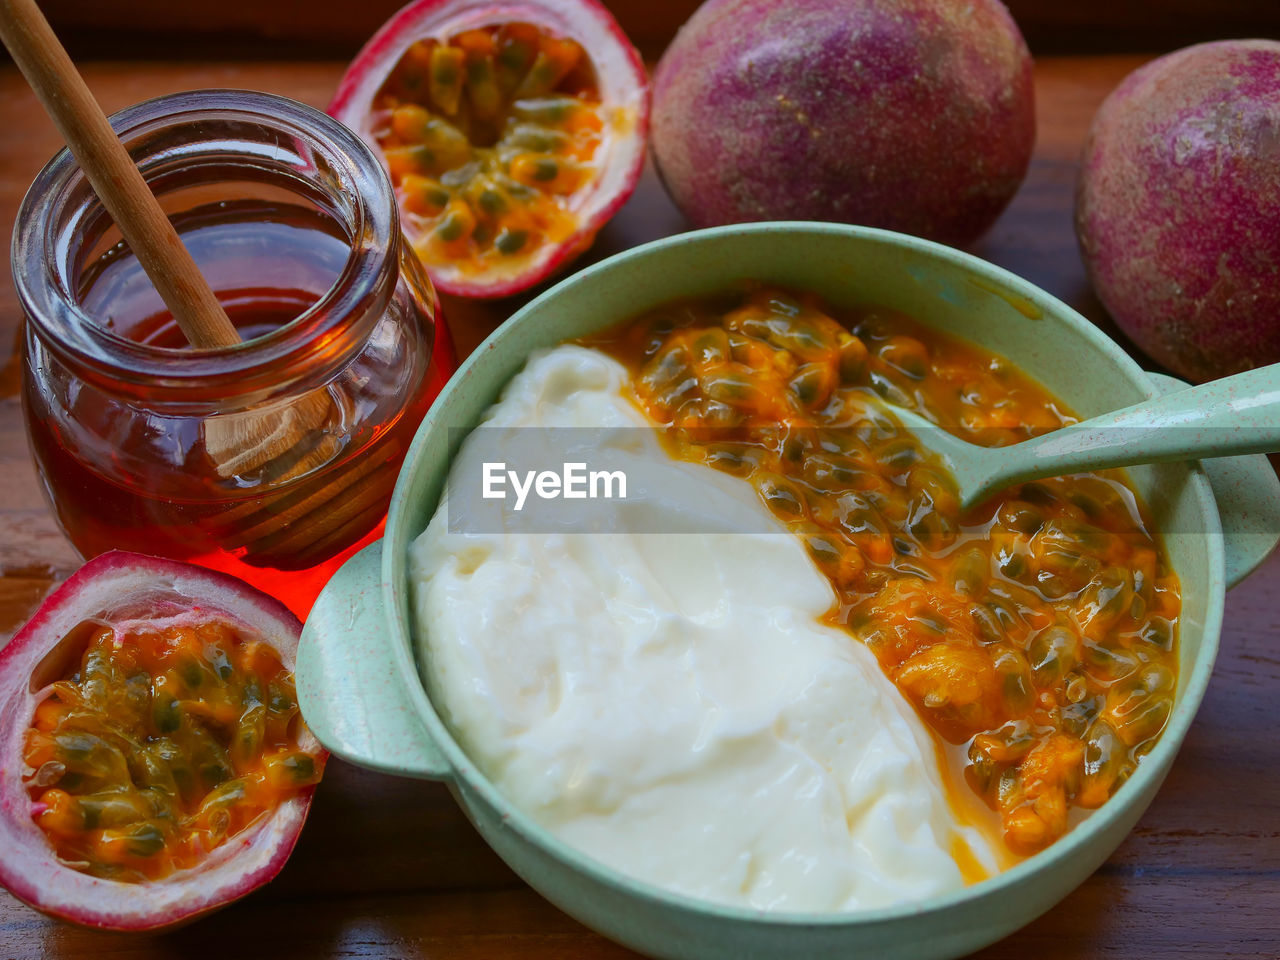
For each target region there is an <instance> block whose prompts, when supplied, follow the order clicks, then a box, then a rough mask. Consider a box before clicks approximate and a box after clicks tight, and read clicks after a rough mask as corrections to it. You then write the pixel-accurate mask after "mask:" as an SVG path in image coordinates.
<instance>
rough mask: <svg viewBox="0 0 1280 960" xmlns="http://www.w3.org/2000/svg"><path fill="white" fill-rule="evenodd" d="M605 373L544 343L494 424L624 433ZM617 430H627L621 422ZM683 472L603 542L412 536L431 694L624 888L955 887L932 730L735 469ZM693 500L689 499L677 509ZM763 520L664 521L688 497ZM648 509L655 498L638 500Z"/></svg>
mask: <svg viewBox="0 0 1280 960" xmlns="http://www.w3.org/2000/svg"><path fill="white" fill-rule="evenodd" d="M627 376H628V375H627V372H626V370H625V369H624V368H623V367H622V366H621V365H619V364H618V363H616V362H615V361H613V360H612V359H610V358H608V357H606V356H605V355H603V354H601V353H598V352H596V351H592V350H587V349H584V348H581V347H574V346H563V347H559V348H556V349H555V350H552V351H550V352H547V353H542V354H539V355H536V356H535V357H534V358H533V359H531V360H530V362H529V364H528V365H527V367H526V368H525V370H524V371H523V372H522V373H520V374H519V375H518V376H517V377H515V378H514V379H513V380H512V381H511V383H510V384H509V385H508V387H507V389H506V390H505V392H504V393H503V396H502V399H501V401H500V402H499V403H498V404H497V405H496V406H495V407H494V408H493V409H492V410H491V412H490V415H489V423H490V424H491V425H493V424H501V425H507V426H581V427H609V426H645V425H648V424H647V421H646V420H645V418H644V417H643V415H642V414H641V413H640V412H639V411H638V410H637V409H636V408H635V407H634V406H633V405H632V404H631V403H630V402H629V401H628V400H626V399H625V397H624V395H623V387H624V384H625V383H626V380H627ZM630 435H631V436H634V432H631V433H630ZM645 453H646V455H647V456H649V457H651V458H652V459H653V462H654V464H655V469H657V470H660V471H676V472H677V473H679V475H680V478H681V482H679V483H672V484H670V485H669V486H667V487H665V488H662V489H666V490H672V491H678V494H672V495H671V496H670V497H669V498H664V495H663V494H662V493H657V494H654V493H653V492H652V490H651V491H650V494H651V495H650V496H649V497H648V499H647V502H646V504H645V506H644V508H643V509H639V510H635V511H633V512H631V513H627V512H624V513H623V514H622V517H623V519H622V521H621V523H622V529H621V530H619V531H618V532H614V533H603V534H586V535H584V534H576V535H575V534H569V535H566V534H562V533H555V534H550V533H549V534H537V533H520V534H510V533H493V534H461V533H450V532H449V531H448V529H447V523H446V521H445V507H444V506H443V505H442V507H441V509H440V510H439V511H438V512H437V513H436V516H435V517H434V518H433V520H432V522H431V524H430V526H429V528H428V529H427V530H426V532H424V533H423V534H422V535H421V536H420V537H419V538H418V540H417V541H416V542H415V543H414V544H413V547H412V551H411V564H412V570H413V579H414V583H415V588H416V590H415V604H416V613H417V622H418V637H419V643H420V645H421V651H420V652H421V658H422V663H423V665H424V669H425V674H426V677H427V682H428V686H429V688H430V690H431V694H432V698H433V700H434V702H435V704H436V706H437V708H438V709H439V710H440V711H441V714H442V716H443V717H444V719H445V721H446V722H447V723H448V724H449V726H450V727H451V729H452V730H453V731H454V734H455V736H456V737H457V738H458V741H459V743H460V744H461V745H462V746H463V748H464V749H465V750H466V751H467V753H468V755H469V756H470V757H471V758H472V759H473V760H474V761H475V763H476V765H477V766H478V767H479V768H480V769H481V770H482V771H483V772H484V773H485V774H486V775H487V776H488V777H490V778H491V779H492V780H493V782H494V783H495V784H496V785H497V786H498V788H499V789H500V790H501V791H502V792H503V793H504V794H505V795H506V796H507V797H509V798H510V800H511V801H512V803H514V804H515V805H516V806H517V807H519V808H520V809H522V810H524V811H526V812H527V813H528V814H529V815H530V816H531V817H532V818H533V819H534V820H536V821H537V822H538V823H540V824H542V825H543V826H545V827H546V828H547V829H549V830H550V831H551V832H553V833H554V834H556V835H557V836H559V837H560V838H561V839H563V840H564V841H565V842H566V843H568V844H570V845H572V846H574V847H576V848H578V849H580V850H582V851H583V852H585V853H587V854H589V855H591V856H592V857H595V858H596V859H598V860H600V861H602V862H603V863H605V864H608V865H609V866H612V867H614V868H616V869H617V870H619V871H621V872H623V873H626V874H629V875H631V876H633V877H636V878H639V879H641V880H645V881H648V882H650V883H654V884H657V885H659V886H661V887H665V888H667V889H669V890H673V891H678V892H680V893H684V894H688V895H691V896H695V897H701V898H704V899H707V900H712V901H716V902H720V903H728V904H736V905H740V906H750V907H754V908H758V909H764V910H787V911H839V910H854V909H861V908H869V907H880V906H887V905H891V904H895V903H902V902H905V901H911V900H917V899H920V898H924V897H928V896H931V895H934V894H939V893H943V892H945V891H949V890H954V889H957V888H959V887H961V886H963V884H964V879H963V877H962V875H961V870H960V868H959V867H958V866H957V864H956V861H955V860H954V859H953V856H952V852H951V851H952V850H953V849H954V848H955V846H956V844H957V842H960V843H963V844H967V845H968V847H969V848H970V849H971V850H972V851H974V853H975V854H976V855H977V857H978V860H979V861H980V862H982V863H983V865H984V866H985V868H986V869H987V870H988V871H990V872H994V871H995V869H996V858H995V855H994V852H993V850H992V848H991V847H990V845H989V844H988V843H987V842H986V841H985V839H984V838H983V837H982V836H981V835H980V834H979V833H978V832H977V831H975V830H972V829H970V828H966V827H963V826H961V825H960V824H959V823H958V822H957V819H956V817H955V815H954V813H953V811H952V809H951V807H950V805H949V803H948V801H947V796H946V793H945V789H944V787H943V780H942V775H941V773H940V770H939V767H938V762H937V754H936V751H935V747H934V743H933V740H932V738H931V736H930V734H929V733H928V732H927V731H926V730H925V729H924V727H923V725H922V723H921V721H920V720H919V718H918V717H917V716H916V715H915V713H914V712H913V711H912V709H911V708H910V706H909V705H908V704H907V703H906V701H905V700H904V699H903V698H902V696H901V695H900V694H899V693H898V691H897V690H896V688H895V687H894V686H893V684H892V683H891V682H890V681H889V680H888V679H887V678H886V677H885V676H884V675H883V674H882V673H881V671H880V668H879V666H878V665H877V663H876V661H875V658H874V656H873V655H872V654H871V653H870V652H869V651H868V650H867V649H866V648H865V647H863V646H862V645H861V644H859V643H858V642H856V641H855V640H853V639H852V638H851V637H850V636H849V635H848V634H847V633H846V632H844V631H842V630H839V629H836V628H833V627H829V626H825V625H823V624H822V623H820V622H819V618H820V617H821V616H822V615H823V614H824V613H826V612H827V611H828V610H830V609H831V608H832V606H833V605H834V603H835V595H834V593H833V591H832V588H831V586H830V584H829V583H828V582H827V580H826V579H825V578H824V577H823V575H822V574H821V573H820V572H819V571H818V570H817V568H816V567H815V566H814V565H813V563H812V561H811V560H810V559H809V556H808V554H807V553H806V551H805V549H804V547H803V545H802V544H801V543H800V541H799V540H798V539H797V538H796V537H795V536H794V535H792V534H790V533H787V532H784V531H783V530H782V528H781V527H780V526H779V525H778V524H777V522H776V521H775V520H774V519H773V518H772V517H771V515H770V514H769V513H768V510H767V509H766V508H765V507H764V505H763V504H761V503H760V501H759V499H758V497H757V496H756V494H755V492H754V490H752V489H751V487H750V486H749V485H748V484H746V483H744V482H742V481H741V480H738V479H735V478H733V477H730V476H727V475H725V474H722V473H719V472H717V471H715V470H713V469H710V468H708V467H706V466H703V465H700V464H688V463H681V462H677V461H674V460H672V459H671V458H670V457H669V456H668V455H667V454H666V453H664V452H663V450H662V448H661V447H660V446H658V444H657V443H656V440H655V442H654V443H653V444H652V446H651V447H649V448H648V449H647V451H646V452H645ZM690 497H695V498H696V500H693V501H691V500H689V498H690ZM691 503H693V504H694V505H695V506H696V507H698V508H700V509H703V510H706V511H724V512H728V513H734V514H736V513H737V512H738V511H743V510H749V511H755V512H756V514H757V515H758V516H757V517H756V518H755V520H754V522H753V525H752V526H753V528H754V529H758V530H769V529H772V530H776V531H778V532H774V533H755V534H752V533H735V534H728V533H725V534H707V533H698V534H678V533H677V534H671V533H662V534H653V533H645V532H644V531H645V530H646V529H651V528H652V527H651V523H652V521H653V519H654V518H655V517H656V516H659V515H661V517H662V520H663V524H662V526H663V529H681V528H680V526H679V524H680V522H681V518H686V519H687V518H688V517H689V516H690V513H689V511H690V505H691ZM655 511H656V512H655Z"/></svg>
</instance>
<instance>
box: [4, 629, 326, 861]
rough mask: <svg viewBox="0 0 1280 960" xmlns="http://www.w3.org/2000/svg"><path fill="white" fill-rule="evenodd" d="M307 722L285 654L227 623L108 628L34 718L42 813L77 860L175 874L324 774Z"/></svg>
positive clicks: (63, 850) (29, 753) (62, 853)
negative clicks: (304, 739)
mask: <svg viewBox="0 0 1280 960" xmlns="http://www.w3.org/2000/svg"><path fill="white" fill-rule="evenodd" d="M264 689H267V690H269V691H270V698H269V703H264V702H263V694H262V691H263V690H264ZM299 723H300V721H299V719H298V705H297V700H296V697H295V695H294V692H293V679H292V677H291V676H290V675H289V674H288V673H287V672H286V671H285V669H284V667H283V666H282V664H281V662H280V658H279V656H278V655H277V654H276V653H275V651H274V650H273V649H271V648H270V647H268V646H266V645H265V644H261V643H248V642H245V641H243V640H241V639H240V637H239V636H238V635H237V634H236V632H235V631H234V630H233V629H232V628H231V627H229V626H227V625H225V624H220V623H209V624H203V625H200V626H198V627H170V628H167V629H164V630H140V631H137V632H135V633H132V634H130V635H128V636H125V637H120V636H118V635H117V633H116V631H115V630H113V629H112V628H110V627H102V628H100V629H98V630H97V631H96V632H94V633H93V635H92V636H91V637H90V639H89V641H88V645H87V646H86V648H85V651H84V654H83V657H82V658H81V661H80V664H79V667H78V669H77V671H76V672H75V673H74V674H73V675H72V676H70V677H68V678H67V679H65V680H62V681H59V682H57V683H54V684H53V685H52V687H51V692H50V695H49V696H48V697H47V698H46V699H44V700H43V701H42V702H41V703H40V704H39V706H38V707H37V708H36V710H35V712H34V715H33V717H32V723H31V727H30V728H29V729H28V730H27V734H26V740H25V749H24V759H25V762H26V764H27V767H28V768H29V770H30V773H29V774H28V776H27V777H26V778H25V784H26V787H27V791H28V793H29V794H30V796H31V799H32V800H33V802H34V806H33V816H34V817H35V820H36V822H37V823H38V824H39V825H40V827H41V829H43V830H44V832H45V834H46V835H47V836H48V838H49V840H50V842H51V843H52V844H53V847H54V849H55V850H56V851H57V854H58V857H59V859H60V860H61V861H62V862H63V863H65V864H66V865H68V866H71V867H74V868H75V869H77V870H81V871H83V872H85V873H89V874H91V875H93V876H96V877H105V878H110V879H113V880H123V881H135V882H136V881H144V880H155V879H159V878H162V877H165V876H168V875H169V874H171V873H173V872H174V871H176V870H182V869H184V868H187V867H191V866H194V865H195V864H196V863H198V862H199V861H200V860H201V858H202V857H203V856H204V855H205V854H207V853H208V852H209V851H210V850H212V849H213V848H214V847H216V846H218V845H219V844H221V843H223V842H224V841H225V840H226V839H227V838H228V837H230V836H233V835H235V834H236V833H237V832H239V831H240V830H242V829H244V828H245V827H246V826H248V825H249V824H250V823H252V822H254V821H255V820H257V819H258V818H260V817H262V816H263V815H265V814H267V813H269V812H270V811H271V810H272V809H274V808H275V807H276V806H278V805H279V803H281V802H282V801H283V800H285V799H287V798H288V797H289V796H291V795H292V794H294V793H296V792H297V790H298V789H300V788H302V787H304V786H307V785H309V784H312V783H315V782H316V780H317V779H318V770H317V765H316V762H315V759H314V758H313V757H312V756H310V755H309V754H308V753H306V752H305V751H303V750H302V749H300V748H299V745H298V739H297V737H298V726H299Z"/></svg>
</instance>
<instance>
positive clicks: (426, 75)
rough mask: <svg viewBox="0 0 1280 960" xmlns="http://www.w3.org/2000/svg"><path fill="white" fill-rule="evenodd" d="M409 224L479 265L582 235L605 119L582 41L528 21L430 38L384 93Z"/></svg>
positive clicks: (437, 251)
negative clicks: (580, 218)
mask: <svg viewBox="0 0 1280 960" xmlns="http://www.w3.org/2000/svg"><path fill="white" fill-rule="evenodd" d="M374 110H375V111H379V112H381V113H382V114H383V115H384V116H385V117H386V120H385V121H384V122H383V123H382V124H381V126H380V128H378V129H376V130H375V136H376V138H377V141H378V143H379V145H380V146H381V147H382V149H383V152H384V154H385V156H386V159H387V166H388V168H389V169H390V171H391V178H392V182H393V183H394V184H395V187H396V192H397V194H398V196H399V199H400V202H401V206H402V208H403V210H404V212H405V227H406V232H407V233H408V234H409V236H410V237H411V238H414V240H415V244H416V245H417V246H418V247H419V252H420V254H422V255H423V258H424V259H425V260H426V261H427V262H428V263H430V262H436V261H439V260H441V259H445V260H448V261H450V262H451V263H454V264H458V263H461V264H463V265H466V264H468V263H470V264H471V265H472V266H475V267H479V266H480V265H481V264H482V263H484V262H486V261H488V260H490V259H492V258H511V257H515V256H517V255H520V256H529V255H532V254H533V253H534V252H536V250H537V249H538V248H539V247H540V246H541V245H542V244H543V243H544V242H560V241H562V240H564V239H565V238H566V237H568V236H570V235H571V234H572V233H573V230H574V228H575V223H574V216H573V213H572V211H571V209H570V200H571V198H572V197H573V195H574V194H576V193H577V192H578V191H579V190H581V189H582V188H583V187H584V186H585V185H586V184H587V183H589V182H590V181H591V180H592V178H593V176H594V172H595V166H594V160H595V157H596V152H597V149H598V147H599V145H600V140H601V130H602V127H603V122H602V118H601V113H602V109H601V103H600V100H599V98H598V96H597V93H596V90H595V78H594V74H593V71H592V68H591V65H590V63H589V62H588V61H587V59H586V57H585V56H584V54H583V51H582V48H581V47H580V46H578V44H577V43H576V42H575V41H573V40H571V39H566V38H563V37H557V36H554V35H552V34H551V33H549V32H547V31H545V30H542V29H540V28H538V27H536V26H534V25H533V24H529V23H509V24H503V25H501V26H496V27H486V28H483V29H478V30H468V31H466V32H464V33H461V34H459V35H458V36H456V37H454V38H452V39H451V40H448V41H445V42H440V41H436V40H420V41H418V42H416V43H414V44H413V45H412V46H410V47H409V49H408V50H407V51H406V52H405V54H404V56H403V57H402V58H401V60H400V62H399V64H398V65H397V66H396V68H395V69H394V70H393V71H392V73H391V75H390V76H389V77H388V79H387V81H386V83H385V84H384V85H383V87H382V89H381V91H380V92H379V93H378V95H377V97H376V98H375V101H374Z"/></svg>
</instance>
